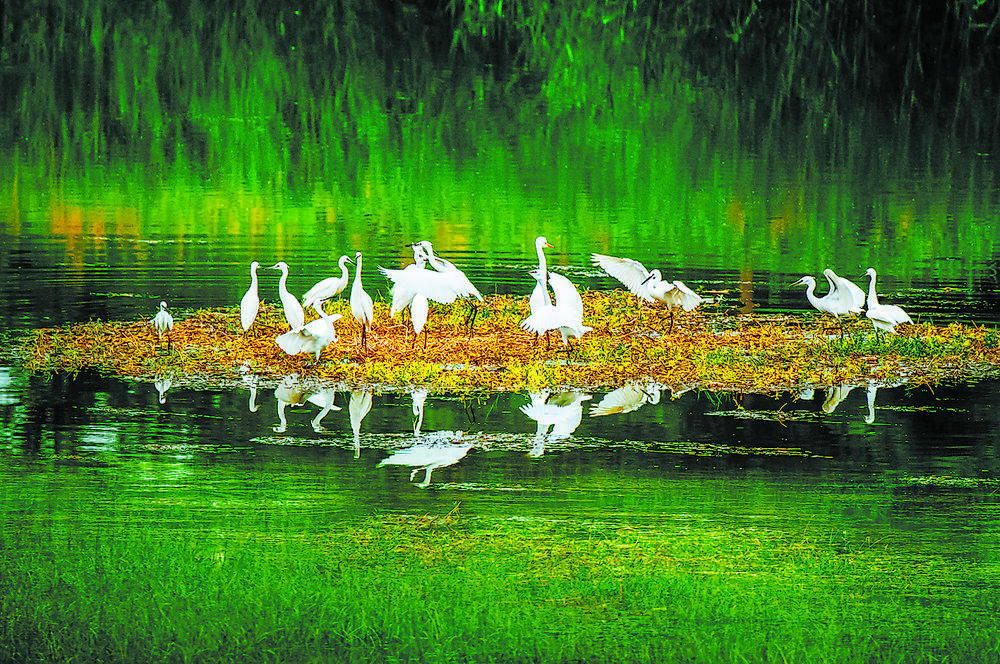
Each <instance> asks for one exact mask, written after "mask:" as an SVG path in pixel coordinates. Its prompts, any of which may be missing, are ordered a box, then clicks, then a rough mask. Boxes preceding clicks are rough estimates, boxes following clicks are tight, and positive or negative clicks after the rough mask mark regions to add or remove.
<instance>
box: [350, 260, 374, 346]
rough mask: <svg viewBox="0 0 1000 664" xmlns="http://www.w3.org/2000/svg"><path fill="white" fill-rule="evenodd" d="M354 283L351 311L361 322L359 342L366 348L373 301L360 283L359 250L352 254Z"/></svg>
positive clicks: (372, 312) (370, 326)
mask: <svg viewBox="0 0 1000 664" xmlns="http://www.w3.org/2000/svg"><path fill="white" fill-rule="evenodd" d="M354 262H355V264H356V267H355V268H354V284H353V285H352V286H351V313H352V314H354V318H355V319H357V321H358V322H359V323H361V344H362V345H363V346H364V348H365V350H366V351H367V350H368V333H369V332H370V331H371V329H372V319H373V318H374V314H375V311H374V307H375V305H374V303H373V302H372V296H371V295H369V294H368V293H366V292H365V287H364V285H362V283H361V252H360V251H359V252H357V253H356V254H354Z"/></svg>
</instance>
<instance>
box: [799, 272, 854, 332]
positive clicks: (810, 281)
mask: <svg viewBox="0 0 1000 664" xmlns="http://www.w3.org/2000/svg"><path fill="white" fill-rule="evenodd" d="M792 285H793V286H802V285H805V287H806V299H807V300H809V304H811V305H812V306H813V308H814V309H816V311H818V312H820V313H822V314H830V315H831V316H833V317H834V318H836V319H837V320H838V321H839V320H840V319H841V317H843V316H847V315H850V313H851V300H850V298H845V297H843V295H844V291H841V292H840V293H838V292H837V290H836V289H832V290H831V291H830V292H829V293H827V294H826V295H824V296H823V297H816V279H814V278H813V277H812V276H810V275H806V276H804V277H802V278H801V279H799V280H798V281H796V282H795V283H794V284H792ZM841 331H843V328H841Z"/></svg>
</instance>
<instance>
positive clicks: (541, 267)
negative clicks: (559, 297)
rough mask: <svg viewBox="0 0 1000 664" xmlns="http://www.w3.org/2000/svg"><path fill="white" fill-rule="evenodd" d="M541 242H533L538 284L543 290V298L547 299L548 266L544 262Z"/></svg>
mask: <svg viewBox="0 0 1000 664" xmlns="http://www.w3.org/2000/svg"><path fill="white" fill-rule="evenodd" d="M543 249H544V248H543V247H542V243H541V242H535V251H536V252H538V276H540V277H541V280H540V281H539V285H540V286H541V287H542V291H544V292H545V299H546V300H548V299H549V272H548V270H549V268H548V266H547V265H546V264H545V251H544V250H543Z"/></svg>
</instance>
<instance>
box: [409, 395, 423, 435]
mask: <svg viewBox="0 0 1000 664" xmlns="http://www.w3.org/2000/svg"><path fill="white" fill-rule="evenodd" d="M410 396H411V397H413V437H414V438H419V437H420V427H421V426H423V424H424V403H425V402H426V401H427V390H413V391H412V392H411V393H410Z"/></svg>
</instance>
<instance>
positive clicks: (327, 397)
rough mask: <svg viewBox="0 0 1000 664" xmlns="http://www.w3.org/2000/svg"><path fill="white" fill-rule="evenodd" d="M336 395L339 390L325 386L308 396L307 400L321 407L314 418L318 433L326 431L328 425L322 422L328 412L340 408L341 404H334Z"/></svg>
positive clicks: (315, 429)
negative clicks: (325, 425)
mask: <svg viewBox="0 0 1000 664" xmlns="http://www.w3.org/2000/svg"><path fill="white" fill-rule="evenodd" d="M336 396H337V391H336V390H334V389H333V388H323V389H320V390H317V391H315V392H313V393H312V394H310V395H309V396H308V397H307V398H306V401H308V402H309V403H311V404H314V405H316V406H319V407H320V408H321V410H320V411H319V412H318V413H317V414H316V417H314V418H313V419H312V428H313V431H315V432H316V433H324V432H325V431H326V427H324V426H323V424H322V422H323V418H324V417H326V415H327V413H329V412H330V411H331V410H340V406H335V405H334V404H333V400H334V397H336Z"/></svg>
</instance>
